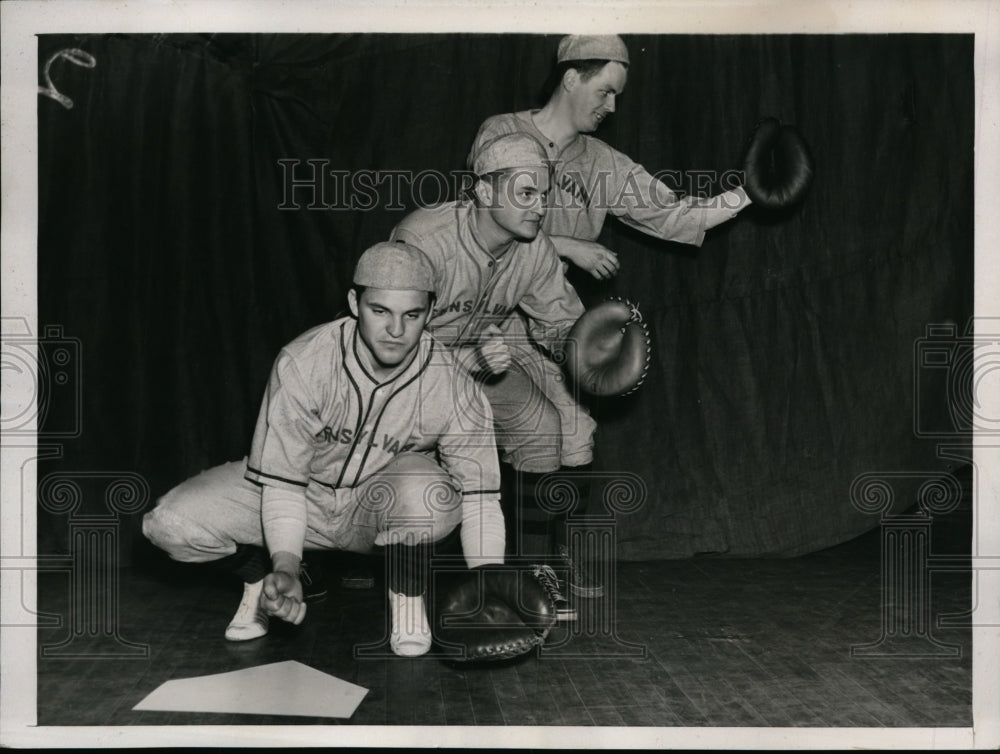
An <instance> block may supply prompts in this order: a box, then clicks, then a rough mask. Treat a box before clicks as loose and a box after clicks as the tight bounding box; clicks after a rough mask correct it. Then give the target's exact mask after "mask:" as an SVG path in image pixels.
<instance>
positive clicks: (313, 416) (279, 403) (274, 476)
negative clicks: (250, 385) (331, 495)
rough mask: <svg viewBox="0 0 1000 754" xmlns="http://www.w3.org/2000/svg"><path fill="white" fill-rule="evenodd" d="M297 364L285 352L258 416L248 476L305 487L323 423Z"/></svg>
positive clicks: (268, 482)
mask: <svg viewBox="0 0 1000 754" xmlns="http://www.w3.org/2000/svg"><path fill="white" fill-rule="evenodd" d="M314 408H315V407H314V405H313V401H312V400H311V398H310V395H309V392H308V391H307V390H306V387H305V384H304V382H303V380H302V377H301V375H300V374H299V371H298V369H297V368H296V366H295V362H294V360H293V359H292V358H291V357H290V356H289V355H288V354H287V353H285V352H282V353H281V354H280V355H279V356H278V358H277V360H276V361H275V363H274V367H273V368H272V370H271V378H270V381H269V382H268V385H267V391H266V392H265V394H264V401H263V403H262V404H261V407H260V414H259V415H258V417H257V427H256V429H255V430H254V435H253V444H252V446H251V448H250V457H249V459H248V462H247V473H246V478H247V479H249V480H250V481H252V482H257V483H258V484H266V485H271V486H273V487H281V488H285V489H290V490H295V489H298V490H303V489H305V487H306V485H307V484H308V482H309V466H310V462H311V461H312V458H313V453H314V449H315V445H314V438H315V436H316V433H317V432H320V431H321V430H322V429H323V427H322V426H321V425H322V422H321V421H320V419H319V416H318V412H317V413H314V412H313V409H314Z"/></svg>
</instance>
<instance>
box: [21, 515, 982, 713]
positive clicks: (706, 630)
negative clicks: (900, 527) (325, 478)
mask: <svg viewBox="0 0 1000 754" xmlns="http://www.w3.org/2000/svg"><path fill="white" fill-rule="evenodd" d="M970 531H971V512H970V507H969V506H963V507H962V508H960V509H959V510H958V511H956V512H953V513H951V514H948V515H947V516H945V517H941V518H937V519H935V521H934V524H933V527H932V530H931V535H932V548H931V551H932V552H934V553H936V554H955V555H961V554H962V553H965V554H967V553H968V552H969V542H970ZM880 543H881V532H880V531H879V530H877V529H876V530H874V531H872V532H870V533H869V534H866V535H864V536H862V537H860V538H858V539H856V540H854V541H852V542H849V543H847V544H844V545H841V546H839V547H835V548H831V549H828V550H825V551H822V552H818V553H814V554H812V555H808V556H805V557H801V558H796V559H789V560H765V559H760V560H739V561H737V560H726V559H715V558H705V559H700V558H696V559H692V560H685V561H666V562H649V563H621V564H619V567H618V571H617V582H616V589H615V590H614V593H613V594H612V595H611V596H609V598H608V599H606V600H605V601H598V602H592V603H584V606H585V607H586V606H588V605H589V607H590V611H589V612H588V611H587V610H584V613H583V617H582V620H581V621H580V622H579V623H578V628H577V629H576V630H575V631H574V632H572V633H569V634H564V635H562V636H561V637H556V636H553V637H550V638H552V640H553V642H552V645H551V646H550V647H549V648H548V649H546V650H543V651H542V652H541V653H540V654H535V655H530V656H527V657H524V658H521V659H519V660H516V661H512V662H508V663H505V664H496V665H485V666H476V667H473V666H463V665H458V664H454V663H450V662H446V661H443V660H441V659H438V658H421V659H415V660H405V659H400V658H391V657H390V658H384V657H378V656H376V657H358V656H356V649H357V648H358V647H359V646H361V645H365V644H372V643H378V641H379V640H380V639H382V638H383V636H384V634H385V630H384V625H385V612H384V586H383V585H382V583H379V584H378V585H377V586H376V588H375V589H374V590H367V591H356V590H353V591H352V590H344V589H342V588H341V587H340V586H339V584H338V583H337V580H336V579H331V592H330V595H329V598H328V599H327V600H326V601H325V602H323V603H320V604H316V605H312V606H310V608H309V615H308V618H307V621H306V622H305V623H304V624H303V625H302V626H299V627H297V628H296V627H290V626H287V625H284V624H282V625H280V626H279V627H278V628H277V629H275V630H272V633H271V634H270V635H269V636H268V637H266V638H264V639H260V640H256V641H252V642H247V643H243V644H233V643H229V642H226V641H225V640H223V638H222V632H223V629H224V627H225V625H226V623H227V622H228V620H229V618H230V616H231V615H232V612H233V611H234V609H235V607H236V604H237V603H238V600H239V588H238V587H237V586H236V585H234V584H232V583H230V582H228V581H225V580H222V579H220V578H219V577H216V576H214V575H213V574H212V573H211V571H209V570H207V569H202V568H190V567H188V568H185V567H174V568H162V567H160V566H159V565H156V563H155V562H153V563H150V564H145V565H141V566H140V567H135V568H132V569H130V570H127V571H122V572H121V573H120V582H119V583H120V602H119V605H118V617H117V625H118V632H117V633H118V637H119V638H120V639H122V640H125V641H127V642H132V643H135V644H138V645H145V646H146V647H147V648H148V656H147V657H145V658H142V657H139V658H132V659H127V658H124V657H122V656H120V655H122V654H123V653H124V652H126V651H128V649H127V648H126V647H124V646H118V647H115V646H111V647H110V649H109V647H108V644H107V642H105V644H104V645H103V646H104V648H105V650H106V651H107V652H108V653H109V654H110V655H111V656H108V657H87V656H86V654H87V652H96V651H97V648H96V647H97V645H96V644H91V640H90V639H88V638H86V637H84V636H82V635H81V636H78V637H74V636H73V634H72V630H73V629H72V615H71V613H72V611H71V610H70V607H69V605H70V599H71V598H70V594H71V591H70V583H71V582H70V575H69V574H68V573H47V574H42V575H41V578H40V587H39V591H40V601H39V604H40V607H41V608H42V609H43V610H44V611H46V612H50V613H55V614H59V615H61V616H63V617H64V620H63V625H62V626H61V627H59V628H45V629H40V631H39V647H40V649H41V648H42V647H43V645H49V646H53V645H58V644H60V643H65V642H67V641H68V640H69V639H72V641H71V642H69V643H68V644H64V646H63V648H62V650H61V651H70V652H72V653H73V654H77V655H81V654H82V655H83V656H79V657H76V658H70V659H64V658H50V657H45V656H40V657H39V660H38V723H39V725H46V726H47V725H115V726H119V725H188V724H204V725H225V724H233V725H259V724H281V725H290V724H306V725H308V724H335V723H337V722H338V721H336V720H331V719H316V718H302V717H281V716H257V715H229V714H207V713H198V714H191V713H168V712H135V711H132V707H133V706H134V705H135V704H136V703H138V702H139V701H140V700H141V699H142V698H143V697H145V696H146V695H147V694H149V693H150V692H151V691H153V690H154V689H155V688H156V687H157V686H159V685H160V684H161V683H163V682H164V681H167V680H170V679H175V678H185V677H192V676H197V675H205V674H209V673H218V672H224V671H229V670H235V669H239V668H245V667H250V666H255V665H260V664H264V663H268V662H276V661H280V660H289V659H291V660H298V661H299V662H302V663H304V664H306V665H309V666H311V667H313V668H316V669H318V670H321V671H323V672H326V673H330V674H332V675H334V676H337V677H339V678H342V679H345V680H348V681H351V682H353V683H356V684H359V685H361V686H363V687H365V688H367V689H369V693H368V695H367V697H366V698H365V699H364V701H363V702H362V703H361V705H360V707H359V708H358V710H357V712H356V713H355V715H354V717H353V718H352V719H351V720H349V721H339V722H345V723H347V724H365V725H399V724H417V725H571V726H594V725H600V726H781V727H785V726H824V727H825V726H854V727H872V726H875V727H897V726H905V727H936V726H960V727H968V726H971V724H972V717H971V700H972V693H971V656H970V655H971V652H970V650H971V631H970V629H969V628H968V625H967V624H968V622H969V621H968V619H967V618H966V619H962V618H961V617H960V616H961V614H962V613H963V612H967V611H968V610H969V606H970V600H971V597H970V592H971V589H970V581H971V579H970V575H969V573H968V572H967V571H966V572H964V573H963V572H943V573H934V574H933V575H932V576H930V588H929V590H927V591H925V592H924V593H922V596H916V595H910V596H906V595H903V594H901V593H888V592H887V593H886V594H884V595H883V589H882V582H881V577H880V573H881V568H880V563H881V561H882V558H881V555H880ZM372 562H373V564H374V565H375V566H376V567H377V566H378V563H377V561H372ZM160 565H162V564H160ZM327 565H328V566H330V565H331V564H330V563H329V562H328V563H327ZM332 565H333V566H335V565H336V563H333V564H332ZM154 566H155V567H154ZM379 575H380V576H381V574H379ZM883 596H884V597H885V600H883ZM883 603H884V604H885V606H886V610H885V612H883ZM920 606H923V607H920ZM918 607H919V608H920V609H922V610H926V611H929V612H928V615H929V616H930V617H931V618H933V620H932V621H931V622H930V623H929V624H923V623H922V622H917V621H914V620H913V619H912V618H913V611H914V610H916V609H918ZM948 616H959V617H958V618H957V619H956V618H953V619H949V618H948ZM939 618H943V619H944V620H945V621H946V622H949V621H950V624H949V625H939V620H938V619H939ZM963 623H965V624H966V625H965V626H964V627H963V625H962V624H963ZM911 625H912V626H914V627H915V628H916V632H915V633H914V632H912V631H911V635H910V637H909V639H908V640H907V641H905V642H902V643H900V642H893V641H890V640H892V639H897V638H905V637H902V636H901V635H900V634H899V630H900V626H903V627H904V628H906V627H909V626H911ZM886 628H888V629H889V630H888V633H886V632H885V630H886ZM884 634H885V639H886V640H885V641H883V643H882V644H881V645H880V646H879V648H878V649H879V651H881V652H882V653H883V654H884V655H885V656H875V657H871V656H864V657H863V656H852V647H855V646H858V645H865V644H872V643H875V642H878V641H879V640H880V638H882V637H883V635H884ZM935 642H936V643H937V644H935ZM112 644H114V642H112ZM938 644H940V645H947V646H949V647H951V650H950V651H953V652H956V653H957V654H956V655H953V656H950V657H948V656H937V657H935V656H932V655H933V654H934V653H935V652H940V653H946V652H947V651H949V650H947V649H942V648H940V647H938V646H937V645H938ZM918 645H919V646H918ZM57 651H58V650H57ZM135 651H141V650H135ZM906 651H916V652H918V656H917V657H911V656H903V655H901V654H900V653H901V652H906ZM116 655H118V656H116Z"/></svg>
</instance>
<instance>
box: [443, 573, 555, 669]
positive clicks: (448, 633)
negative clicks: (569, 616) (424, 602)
mask: <svg viewBox="0 0 1000 754" xmlns="http://www.w3.org/2000/svg"><path fill="white" fill-rule="evenodd" d="M433 602H434V604H433V614H432V617H431V635H432V636H433V637H434V642H435V643H436V644H437V645H438V647H439V648H440V649H441V650H442V651H443V652H444V654H445V656H446V657H448V658H449V659H452V660H456V661H460V662H469V661H480V660H506V659H510V658H512V657H517V656H519V655H523V654H525V653H526V652H530V651H531V650H532V649H533V648H534V647H536V646H538V645H540V644H542V642H544V641H545V637H546V635H547V634H548V632H549V629H550V628H552V624H553V623H555V620H556V610H555V606H554V605H553V604H552V600H551V599H550V598H549V595H548V593H547V592H546V591H545V589H544V588H543V587H542V585H541V584H540V583H539V582H538V580H537V579H536V578H535V577H534V575H533V574H532V573H531V571H528V570H524V569H519V568H517V567H515V566H512V565H487V566H481V567H479V568H475V569H472V570H469V571H445V572H439V573H436V574H435V575H434V600H433Z"/></svg>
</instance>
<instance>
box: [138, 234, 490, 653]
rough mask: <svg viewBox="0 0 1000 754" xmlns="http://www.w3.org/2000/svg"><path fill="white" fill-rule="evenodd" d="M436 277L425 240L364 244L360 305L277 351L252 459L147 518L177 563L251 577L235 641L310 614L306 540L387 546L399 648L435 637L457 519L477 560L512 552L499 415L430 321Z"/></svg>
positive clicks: (225, 468)
mask: <svg viewBox="0 0 1000 754" xmlns="http://www.w3.org/2000/svg"><path fill="white" fill-rule="evenodd" d="M434 278H435V273H434V271H433V270H432V269H431V267H430V265H429V263H428V262H427V260H426V258H425V257H424V256H423V255H422V254H421V253H420V252H418V251H417V250H415V249H412V248H408V247H406V246H404V245H400V244H390V243H382V244H377V245H375V246H373V247H372V248H370V249H368V250H367V251H366V252H365V253H364V254H363V255H362V256H361V258H360V260H359V261H358V264H357V267H356V270H355V273H354V288H352V290H351V291H350V292H349V294H348V303H349V305H350V309H351V314H352V316H350V317H344V318H342V319H337V320H335V321H333V322H329V323H327V324H323V325H320V326H318V327H315V328H313V329H311V330H309V331H308V332H306V333H304V334H303V335H301V336H299V337H298V338H296V339H295V340H294V341H292V342H291V343H289V344H288V345H287V346H285V347H284V348H283V349H282V350H281V353H280V354H279V355H278V358H277V360H276V361H275V363H274V367H273V369H272V372H271V377H270V381H269V383H268V386H267V390H266V393H265V395H264V400H263V403H262V405H261V409H260V414H259V417H258V420H257V427H256V430H255V432H254V436H253V443H252V447H251V451H250V455H249V458H248V459H247V460H245V461H241V462H234V463H228V464H224V465H222V466H218V467H216V468H213V469H210V470H208V471H205V472H203V473H202V474H200V475H198V476H196V477H193V478H191V479H189V480H187V481H186V482H184V483H182V484H181V485H179V486H178V487H176V488H174V489H173V490H171V491H170V492H168V493H167V494H166V495H165V496H164V497H163V498H161V499H160V500H159V501H158V504H157V506H156V508H155V509H154V510H153V511H151V512H150V513H148V514H147V515H146V516H145V517H144V519H143V533H144V534H145V535H146V536H147V537H148V538H149V539H150V540H151V541H152V542H153V543H154V544H156V545H157V546H159V547H160V548H162V549H163V550H165V551H166V552H167V553H169V555H170V556H171V557H172V558H174V559H176V560H179V561H184V562H191V563H199V562H215V563H216V564H219V565H221V566H223V567H224V568H227V569H228V570H230V571H233V572H235V573H236V574H237V575H239V576H240V577H241V578H242V579H243V581H244V592H243V599H242V602H241V604H240V606H239V609H238V610H237V611H236V614H235V616H234V617H233V619H232V621H231V622H230V624H229V626H228V627H227V629H226V632H225V635H226V638H227V639H229V640H232V641H240V640H246V639H253V638H256V637H259V636H262V635H264V634H265V633H267V630H268V618H269V616H276V617H278V618H282V619H284V620H286V621H289V622H291V623H294V624H298V623H300V622H301V621H302V620H303V618H304V617H305V614H306V604H305V602H304V600H303V591H302V584H301V582H300V575H299V574H300V561H301V558H302V554H303V550H310V549H338V550H348V551H353V552H370V551H372V550H373V549H374V548H375V547H377V546H383V547H385V548H386V549H387V552H388V556H389V565H390V568H389V607H390V611H389V614H390V617H391V631H390V645H391V647H392V650H393V651H394V652H395V653H397V654H400V655H406V656H415V655H420V654H423V653H425V652H426V651H427V650H428V649H429V648H430V646H431V632H430V627H429V623H428V618H427V613H426V607H425V605H424V597H423V594H424V590H425V587H426V583H425V582H426V568H425V567H422V566H421V561H420V558H421V557H426V547H427V544H428V543H429V542H432V541H437V540H440V539H441V538H443V537H444V536H445V535H447V534H448V533H449V532H451V531H452V530H454V529H455V527H456V526H458V524H459V523H461V533H460V537H461V543H462V549H463V552H464V556H465V559H466V562H467V564H468V565H469V567H470V568H471V567H475V566H479V565H485V564H491V563H503V561H504V523H503V516H502V513H501V509H500V505H499V497H500V495H499V488H500V479H499V469H498V463H497V451H496V443H495V440H494V434H493V426H492V425H493V416H492V413H491V410H490V406H489V403H488V401H486V400H485V398H484V397H483V395H482V392H481V390H480V389H479V387H478V386H477V385H476V384H475V382H474V381H473V380H472V379H470V377H469V375H468V374H467V372H465V371H464V370H460V369H456V366H455V361H454V359H453V357H452V355H451V354H450V353H449V352H448V350H447V349H446V348H444V347H443V346H442V344H441V343H439V342H438V341H437V340H435V338H433V337H432V336H431V335H430V334H429V333H428V332H426V330H425V324H426V323H427V320H428V317H429V316H430V314H431V306H432V301H433V292H434V290H435V280H434ZM264 546H266V548H267V550H268V551H269V552H270V561H269V562H268V560H267V558H266V556H265V555H264V551H263V549H262V548H263V547H264Z"/></svg>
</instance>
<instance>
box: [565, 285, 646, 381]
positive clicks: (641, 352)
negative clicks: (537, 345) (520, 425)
mask: <svg viewBox="0 0 1000 754" xmlns="http://www.w3.org/2000/svg"><path fill="white" fill-rule="evenodd" d="M651 350H652V348H651V345H650V340H649V328H648V327H646V323H645V322H643V321H642V314H641V313H640V312H639V307H638V305H637V304H633V303H632V302H631V301H628V300H627V299H621V298H615V299H609V300H607V301H602V302H601V303H600V304H598V305H597V306H595V307H593V308H592V309H589V310H588V311H586V312H584V314H583V316H582V317H580V319H578V320H577V321H576V324H574V325H573V327H572V329H571V330H570V331H569V336H568V337H567V339H566V349H565V356H566V370H567V371H568V372H569V375H570V377H571V378H573V380H575V381H576V383H577V384H578V385H579V386H580V387H581V388H582V389H583V390H586V391H587V392H588V393H590V394H591V395H598V396H607V395H612V396H613V395H628V394H629V393H631V392H633V391H635V390H636V389H637V388H638V387H639V386H640V385H641V384H642V382H643V380H644V379H645V378H646V372H647V371H648V369H649V357H650V353H651Z"/></svg>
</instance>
